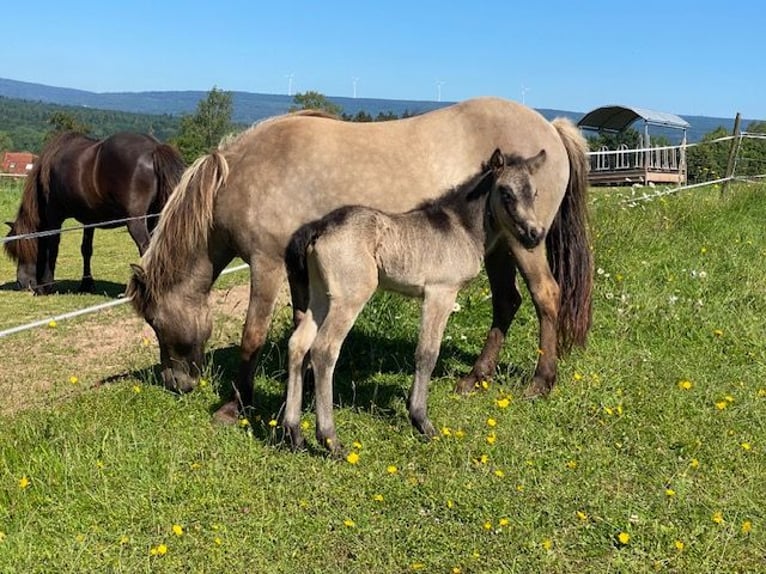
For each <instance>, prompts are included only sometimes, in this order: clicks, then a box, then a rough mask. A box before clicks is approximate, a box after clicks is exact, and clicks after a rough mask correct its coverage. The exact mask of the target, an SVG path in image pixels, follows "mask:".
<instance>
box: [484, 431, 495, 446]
mask: <svg viewBox="0 0 766 574" xmlns="http://www.w3.org/2000/svg"><path fill="white" fill-rule="evenodd" d="M486 440H487V444H495V441H496V440H497V436H495V433H494V431H493V432H491V433H489V434H488V435H487V439H486Z"/></svg>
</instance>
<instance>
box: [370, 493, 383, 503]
mask: <svg viewBox="0 0 766 574" xmlns="http://www.w3.org/2000/svg"><path fill="white" fill-rule="evenodd" d="M372 499H373V500H374V501H375V502H383V495H382V494H374V495H373V496H372Z"/></svg>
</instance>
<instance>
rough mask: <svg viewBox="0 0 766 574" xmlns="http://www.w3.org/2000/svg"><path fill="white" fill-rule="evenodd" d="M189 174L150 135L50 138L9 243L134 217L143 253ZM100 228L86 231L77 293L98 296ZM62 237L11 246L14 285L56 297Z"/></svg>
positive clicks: (66, 134)
mask: <svg viewBox="0 0 766 574" xmlns="http://www.w3.org/2000/svg"><path fill="white" fill-rule="evenodd" d="M183 170H184V164H183V160H182V159H181V156H180V155H179V154H178V152H177V151H176V150H175V149H174V148H172V147H171V146H169V145H167V144H162V143H160V142H158V141H157V140H156V139H154V138H153V137H151V136H148V135H144V134H137V133H129V132H124V133H118V134H115V135H113V136H111V137H108V138H106V139H105V140H102V141H99V140H96V139H93V138H90V137H88V136H85V135H83V134H80V133H77V132H64V133H62V134H59V135H58V136H56V137H55V138H53V139H52V140H51V141H50V142H49V143H48V144H47V145H46V146H45V149H44V150H43V152H42V154H41V155H40V159H39V160H38V161H37V163H36V164H35V167H34V169H33V170H32V172H31V173H30V174H29V175H28V176H27V181H26V184H25V185H24V192H23V195H22V198H21V205H20V206H19V210H18V213H17V215H16V220H15V221H13V222H11V223H9V225H10V226H11V231H10V233H9V234H8V237H9V238H10V237H12V236H14V235H27V234H33V233H38V232H45V231H54V230H59V229H60V228H61V225H62V223H63V222H64V220H66V219H69V218H70V217H73V218H75V219H76V220H77V221H79V222H80V223H83V224H86V225H88V224H96V223H101V222H106V221H114V220H120V219H127V218H135V219H131V220H130V221H127V222H126V223H122V224H111V225H105V226H103V227H117V226H119V225H127V228H128V232H129V233H130V236H131V237H132V238H133V241H135V242H136V245H137V246H138V250H139V253H141V254H143V253H144V251H145V250H146V248H147V246H148V244H149V234H150V232H151V231H152V229H153V228H154V226H155V225H156V223H157V218H156V217H149V218H147V217H143V216H146V215H147V214H158V213H159V212H160V211H161V210H162V207H163V206H164V205H165V202H166V201H167V199H168V197H169V196H170V192H171V191H172V190H173V188H174V187H175V185H176V183H178V180H179V179H180V176H181V173H182V172H183ZM94 231H95V228H94V227H88V228H86V229H85V230H84V233H83V240H82V246H81V249H80V251H81V253H82V258H83V277H82V282H81V283H80V291H93V289H94V288H95V283H94V281H93V278H92V276H91V270H90V259H91V256H92V255H93V234H94ZM60 239H61V236H60V235H59V233H51V234H47V235H44V236H41V237H34V238H30V239H20V240H15V241H7V242H6V243H5V244H4V248H5V252H6V253H7V254H8V255H9V256H10V257H11V259H13V260H14V261H16V262H17V268H16V279H17V281H18V283H19V285H20V287H21V288H22V289H32V290H33V291H34V292H35V293H37V294H45V293H50V292H51V291H52V290H53V276H54V271H55V269H56V258H57V256H58V249H59V242H60Z"/></svg>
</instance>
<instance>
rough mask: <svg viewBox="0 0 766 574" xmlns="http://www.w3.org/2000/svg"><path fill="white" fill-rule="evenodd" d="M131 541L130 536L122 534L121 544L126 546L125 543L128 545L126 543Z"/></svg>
mask: <svg viewBox="0 0 766 574" xmlns="http://www.w3.org/2000/svg"><path fill="white" fill-rule="evenodd" d="M129 542H130V538H128V537H127V536H125V535H124V534H123V535H122V536H120V545H121V546H125V545H126V544H128V543H129Z"/></svg>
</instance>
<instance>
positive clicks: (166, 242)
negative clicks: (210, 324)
mask: <svg viewBox="0 0 766 574" xmlns="http://www.w3.org/2000/svg"><path fill="white" fill-rule="evenodd" d="M228 174H229V166H228V164H227V163H226V160H225V159H224V157H223V156H222V155H221V154H220V153H219V152H213V153H211V154H208V155H205V156H202V157H200V158H198V159H197V160H196V161H195V162H194V163H193V164H192V165H191V166H190V167H189V168H188V169H187V170H186V171H185V172H184V173H183V175H182V176H181V179H180V181H179V182H178V185H177V186H176V187H175V189H174V190H173V193H172V194H171V195H170V199H169V200H168V202H167V204H166V205H165V207H164V209H163V210H162V214H161V215H160V220H159V223H158V224H157V227H156V229H155V230H154V235H153V236H152V240H151V241H150V243H149V248H148V249H147V250H146V252H145V253H144V256H143V258H142V259H141V263H142V268H143V269H144V272H145V276H144V277H143V278H142V280H143V282H144V287H143V289H139V286H138V285H137V284H136V281H135V277H134V278H133V279H131V281H130V284H129V285H128V290H127V292H126V295H128V296H130V297H133V305H134V307H135V308H136V310H138V311H139V312H141V310H142V308H143V306H144V305H145V303H146V301H148V300H154V299H156V298H157V297H158V296H159V295H160V294H162V293H164V292H165V291H166V290H167V288H168V287H169V286H170V285H173V284H175V283H176V282H177V281H178V280H179V278H180V276H181V275H182V273H183V271H184V269H185V264H186V262H187V261H189V260H191V259H192V258H193V257H196V256H197V250H198V248H199V246H200V245H201V244H203V243H204V242H206V241H207V238H208V233H209V232H210V228H211V225H212V221H213V202H214V200H215V194H216V192H217V191H218V189H219V188H220V187H221V186H222V185H223V183H224V182H225V181H226V178H227V177H228Z"/></svg>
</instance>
